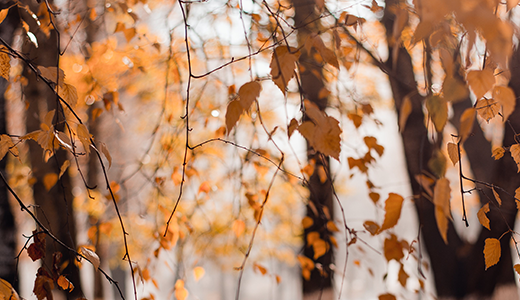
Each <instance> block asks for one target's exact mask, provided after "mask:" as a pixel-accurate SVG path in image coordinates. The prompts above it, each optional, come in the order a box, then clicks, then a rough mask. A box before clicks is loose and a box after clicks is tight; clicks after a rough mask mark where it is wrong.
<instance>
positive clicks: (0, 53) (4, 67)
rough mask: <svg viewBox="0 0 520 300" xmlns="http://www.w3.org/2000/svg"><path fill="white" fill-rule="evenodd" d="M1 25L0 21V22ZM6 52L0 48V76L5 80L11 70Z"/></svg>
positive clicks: (7, 78)
mask: <svg viewBox="0 0 520 300" xmlns="http://www.w3.org/2000/svg"><path fill="white" fill-rule="evenodd" d="M3 11H6V12H7V9H4V10H2V11H0V14H1V13H2V12H3ZM0 18H1V15H0ZM0 23H1V21H0ZM6 51H7V48H5V47H3V46H2V47H0V76H1V77H3V78H5V80H9V72H10V70H11V63H10V60H11V59H10V58H9V55H8V54H7V53H6Z"/></svg>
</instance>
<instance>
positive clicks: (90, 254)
mask: <svg viewBox="0 0 520 300" xmlns="http://www.w3.org/2000/svg"><path fill="white" fill-rule="evenodd" d="M79 252H80V253H81V254H83V256H85V258H87V260H88V261H90V263H91V264H92V265H93V266H94V269H95V270H97V269H98V268H99V265H100V264H101V262H100V260H99V256H98V255H97V254H96V252H94V251H92V250H90V249H89V248H87V247H84V246H82V247H80V251H79Z"/></svg>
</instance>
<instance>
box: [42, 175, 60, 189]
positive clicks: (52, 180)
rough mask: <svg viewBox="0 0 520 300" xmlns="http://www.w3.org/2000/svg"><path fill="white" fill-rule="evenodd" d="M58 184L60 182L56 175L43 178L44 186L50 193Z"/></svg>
mask: <svg viewBox="0 0 520 300" xmlns="http://www.w3.org/2000/svg"><path fill="white" fill-rule="evenodd" d="M56 182H58V175H57V174H55V173H47V174H45V176H43V185H44V186H45V189H46V190H47V191H50V189H51V188H52V187H53V186H54V185H55V184H56Z"/></svg>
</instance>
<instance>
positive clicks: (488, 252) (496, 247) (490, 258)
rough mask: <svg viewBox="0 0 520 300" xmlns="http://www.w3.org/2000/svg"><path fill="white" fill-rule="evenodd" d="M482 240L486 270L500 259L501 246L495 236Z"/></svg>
mask: <svg viewBox="0 0 520 300" xmlns="http://www.w3.org/2000/svg"><path fill="white" fill-rule="evenodd" d="M484 242H485V245H484V260H485V262H486V270H487V269H488V268H490V267H491V266H494V265H496V264H497V263H498V262H499V261H500V255H501V248H500V241H499V240H497V239H495V238H487V239H486V240H485V241H484Z"/></svg>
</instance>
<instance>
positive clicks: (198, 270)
mask: <svg viewBox="0 0 520 300" xmlns="http://www.w3.org/2000/svg"><path fill="white" fill-rule="evenodd" d="M205 273H206V271H205V270H204V268H203V267H195V268H193V277H195V281H199V280H200V279H201V278H202V276H204V274H205Z"/></svg>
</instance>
